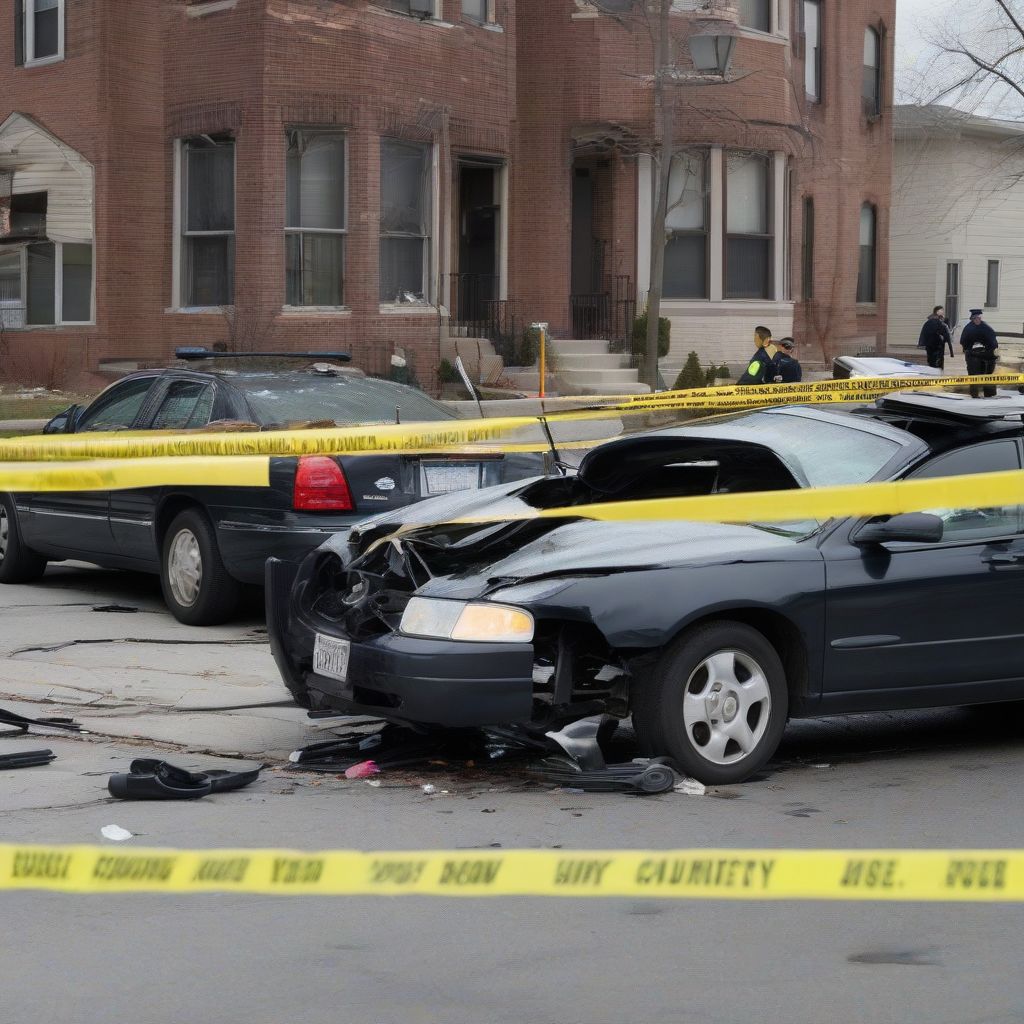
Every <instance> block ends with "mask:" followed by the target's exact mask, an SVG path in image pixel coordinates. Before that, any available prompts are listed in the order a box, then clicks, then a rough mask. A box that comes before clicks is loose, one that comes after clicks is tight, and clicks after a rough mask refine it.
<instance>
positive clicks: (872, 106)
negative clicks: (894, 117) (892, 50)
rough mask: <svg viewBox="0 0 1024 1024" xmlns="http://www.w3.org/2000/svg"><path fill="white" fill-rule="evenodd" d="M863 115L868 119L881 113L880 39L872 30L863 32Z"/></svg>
mask: <svg viewBox="0 0 1024 1024" xmlns="http://www.w3.org/2000/svg"><path fill="white" fill-rule="evenodd" d="M862 94H863V99H864V113H866V114H867V115H868V116H869V117H872V116H874V115H876V114H879V113H881V111H882V39H881V36H879V34H878V32H876V31H875V29H873V28H869V29H866V30H865V32H864V86H863V89H862Z"/></svg>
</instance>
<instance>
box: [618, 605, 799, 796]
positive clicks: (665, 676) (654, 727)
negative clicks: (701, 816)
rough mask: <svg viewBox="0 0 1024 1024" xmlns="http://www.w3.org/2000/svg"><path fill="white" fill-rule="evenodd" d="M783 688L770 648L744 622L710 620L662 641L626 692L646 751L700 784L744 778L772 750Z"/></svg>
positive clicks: (781, 718) (778, 736)
mask: <svg viewBox="0 0 1024 1024" xmlns="http://www.w3.org/2000/svg"><path fill="white" fill-rule="evenodd" d="M788 707H789V692H788V689H787V687H786V674H785V671H784V669H783V667H782V661H781V660H780V658H779V655H778V652H777V651H776V650H775V648H774V647H772V645H771V644H770V643H769V642H768V641H767V640H766V639H765V637H764V636H763V635H762V634H761V633H759V632H758V631H757V630H756V629H752V628H751V627H750V626H745V625H743V624H742V623H739V622H729V621H722V622H713V623H708V624H707V625H703V626H697V627H696V628H694V629H692V630H690V631H688V632H686V633H684V634H683V635H682V636H680V637H679V639H678V640H676V641H675V642H674V643H673V644H671V645H670V646H669V647H667V648H666V649H665V651H664V653H663V654H662V656H661V658H660V659H659V661H658V664H657V666H656V668H655V670H654V675H653V678H652V679H651V680H650V681H649V682H648V683H646V684H643V685H640V686H637V687H636V689H635V691H634V695H633V727H634V729H635V730H636V734H637V738H638V739H639V740H640V743H641V746H642V747H643V748H644V750H645V752H646V753H649V754H660V755H667V756H669V757H672V758H674V759H675V760H676V761H678V762H679V763H680V765H681V766H682V767H683V768H684V769H685V770H686V771H687V772H689V774H690V775H692V776H693V777H694V778H695V779H698V780H699V781H701V782H703V783H705V784H707V785H729V784H731V783H736V782H743V781H744V780H745V779H748V778H749V777H750V776H751V775H753V774H754V772H756V771H757V770H758V769H759V768H761V767H763V766H764V764H765V763H766V762H767V761H768V759H769V758H770V757H771V756H772V754H774V753H775V751H776V749H777V748H778V745H779V742H780V741H781V740H782V733H783V730H784V729H785V728H786V716H787V711H788Z"/></svg>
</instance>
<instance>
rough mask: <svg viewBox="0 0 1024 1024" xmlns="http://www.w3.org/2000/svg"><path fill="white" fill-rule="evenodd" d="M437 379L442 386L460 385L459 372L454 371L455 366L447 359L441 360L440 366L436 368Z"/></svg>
mask: <svg viewBox="0 0 1024 1024" xmlns="http://www.w3.org/2000/svg"><path fill="white" fill-rule="evenodd" d="M437 377H438V380H440V381H441V383H442V384H461V383H462V378H461V377H460V376H459V371H458V370H456V369H455V366H454V365H453V364H452V363H451V362H449V361H448V360H447V359H442V360H441V365H440V366H439V367H438V368H437Z"/></svg>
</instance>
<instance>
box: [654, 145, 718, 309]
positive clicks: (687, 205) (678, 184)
mask: <svg viewBox="0 0 1024 1024" xmlns="http://www.w3.org/2000/svg"><path fill="white" fill-rule="evenodd" d="M668 204H669V208H668V215H667V217H666V221H665V225H666V228H667V229H668V234H669V237H668V241H667V242H666V245H665V273H664V278H663V285H662V287H663V290H664V294H665V296H666V297H667V298H673V299H706V298H707V297H708V271H707V248H708V240H707V161H706V157H705V155H704V154H703V153H683V154H679V155H678V156H676V157H675V159H674V160H673V161H672V170H671V173H670V175H669V193H668Z"/></svg>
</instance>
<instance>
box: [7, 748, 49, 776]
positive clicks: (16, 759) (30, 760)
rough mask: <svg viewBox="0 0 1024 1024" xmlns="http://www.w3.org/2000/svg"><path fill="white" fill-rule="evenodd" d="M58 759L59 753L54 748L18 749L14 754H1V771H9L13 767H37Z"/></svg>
mask: <svg viewBox="0 0 1024 1024" xmlns="http://www.w3.org/2000/svg"><path fill="white" fill-rule="evenodd" d="M56 759H57V755H56V754H55V753H54V752H53V751H52V750H17V751H15V752H14V753H13V754H0V771H9V770H10V769H12V768H36V767H38V766H39V765H43V764H49V763H50V762H51V761H55V760H56Z"/></svg>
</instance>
